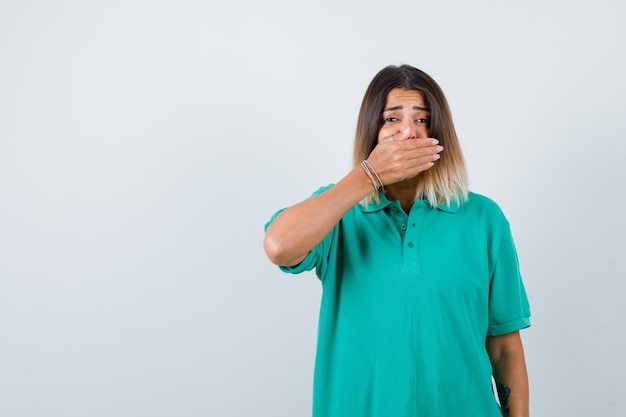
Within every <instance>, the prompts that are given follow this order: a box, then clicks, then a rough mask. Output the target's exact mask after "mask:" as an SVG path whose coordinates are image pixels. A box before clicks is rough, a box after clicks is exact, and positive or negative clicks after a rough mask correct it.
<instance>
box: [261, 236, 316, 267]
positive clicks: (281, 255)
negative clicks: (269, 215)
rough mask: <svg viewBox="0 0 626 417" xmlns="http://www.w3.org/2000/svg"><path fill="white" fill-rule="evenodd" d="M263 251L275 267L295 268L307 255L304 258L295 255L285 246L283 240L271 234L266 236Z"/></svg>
mask: <svg viewBox="0 0 626 417" xmlns="http://www.w3.org/2000/svg"><path fill="white" fill-rule="evenodd" d="M263 249H265V254H266V255H267V258H268V259H269V260H270V262H272V263H273V264H274V265H278V266H293V265H297V264H299V263H300V262H302V260H303V259H304V258H305V257H306V255H307V254H304V255H302V256H300V255H294V253H293V251H292V250H289V247H288V246H287V245H285V242H284V241H283V240H281V239H276V238H275V237H274V236H272V235H271V234H266V235H265V239H264V240H263Z"/></svg>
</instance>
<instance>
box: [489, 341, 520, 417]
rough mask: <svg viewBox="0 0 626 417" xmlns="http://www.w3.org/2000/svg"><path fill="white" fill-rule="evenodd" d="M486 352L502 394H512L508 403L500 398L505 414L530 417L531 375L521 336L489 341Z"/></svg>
mask: <svg viewBox="0 0 626 417" xmlns="http://www.w3.org/2000/svg"><path fill="white" fill-rule="evenodd" d="M486 348H487V353H488V354H489V359H490V360H491V366H492V367H493V376H494V378H495V380H496V385H497V386H498V391H501V390H502V388H505V391H507V392H508V399H505V398H503V395H500V403H501V405H502V411H503V413H502V414H503V415H504V416H507V417H528V416H529V400H528V398H529V392H528V391H529V390H528V373H527V371H526V361H525V359H524V348H523V346H522V339H521V337H520V334H519V332H513V333H508V334H504V335H501V336H492V337H487V343H486Z"/></svg>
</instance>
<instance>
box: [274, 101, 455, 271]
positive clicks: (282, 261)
mask: <svg viewBox="0 0 626 417" xmlns="http://www.w3.org/2000/svg"><path fill="white" fill-rule="evenodd" d="M398 107H401V108H398ZM415 107H425V102H424V98H423V96H422V93H420V92H418V91H415V90H408V91H407V90H403V89H394V90H392V91H391V92H390V93H389V94H388V96H387V101H386V103H385V109H391V108H395V110H389V111H385V112H384V113H383V115H382V116H383V117H384V118H385V124H384V126H383V127H382V128H381V130H380V132H379V135H378V145H376V147H375V148H374V150H373V151H372V153H371V154H370V155H369V157H368V160H369V161H370V163H371V164H372V165H373V166H374V169H376V171H377V172H378V175H379V176H380V177H381V179H382V181H383V184H385V189H386V190H387V197H388V198H390V199H392V200H394V199H396V200H400V202H401V204H402V206H403V207H404V208H405V210H406V209H407V208H410V207H411V205H412V204H413V197H414V194H415V191H414V190H415V176H416V175H417V174H419V173H420V172H422V171H425V170H427V169H429V168H430V167H432V166H433V165H434V163H435V161H437V160H438V159H439V152H441V151H442V150H443V148H442V147H441V146H439V145H438V141H437V140H436V139H434V138H429V137H428V129H427V127H426V121H425V118H424V116H425V115H427V113H425V112H424V111H421V110H420V111H417V110H415V109H414V108H415ZM392 134H393V135H394V138H395V140H393V141H391V140H390V138H391V135H392ZM372 187H373V185H372V183H371V181H370V178H369V177H368V176H367V174H366V173H365V171H363V169H362V168H361V167H360V166H357V167H355V168H353V169H352V170H351V171H350V172H349V173H348V174H347V175H346V176H345V177H344V178H342V179H341V180H340V181H339V182H338V183H337V184H335V186H333V187H331V188H330V189H328V190H327V191H326V192H324V193H322V194H320V195H318V196H315V197H313V198H310V199H307V200H305V201H302V202H300V203H298V204H296V205H294V206H291V207H289V208H287V209H286V210H285V211H283V212H282V213H281V214H280V215H279V216H278V217H277V218H276V219H275V220H274V222H273V223H272V224H271V225H270V226H269V227H268V229H267V231H266V232H265V239H264V241H263V246H264V249H265V252H266V254H267V256H268V258H269V259H270V261H271V262H273V263H274V264H276V265H285V266H292V265H297V264H299V263H300V262H302V260H303V259H304V258H305V257H306V255H307V254H308V253H309V251H310V250H311V249H313V248H314V247H315V246H316V245H317V244H318V243H320V242H321V241H322V240H323V239H324V237H326V235H327V234H328V233H329V232H330V230H331V229H332V228H333V227H334V226H335V224H337V222H339V220H341V218H342V217H343V215H344V214H346V212H347V211H348V210H350V209H351V208H352V207H353V206H354V205H355V204H357V203H358V202H359V201H361V200H362V199H363V198H365V197H366V196H367V195H368V194H370V193H371V192H372ZM411 187H412V189H413V193H412V194H411V193H410V192H409V191H410V190H411Z"/></svg>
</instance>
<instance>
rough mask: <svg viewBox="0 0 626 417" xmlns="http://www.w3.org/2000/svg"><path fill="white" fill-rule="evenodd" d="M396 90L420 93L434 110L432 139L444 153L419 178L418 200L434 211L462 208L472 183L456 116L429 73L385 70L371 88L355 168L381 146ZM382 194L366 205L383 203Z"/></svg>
mask: <svg viewBox="0 0 626 417" xmlns="http://www.w3.org/2000/svg"><path fill="white" fill-rule="evenodd" d="M395 88H403V89H405V90H417V91H420V92H421V93H422V94H423V95H424V98H425V100H426V105H427V106H428V108H429V110H430V122H429V124H428V132H429V133H428V135H429V136H430V137H432V138H435V139H437V140H439V144H440V145H441V146H443V148H444V151H443V152H441V154H440V155H441V158H440V159H439V160H438V161H437V162H436V163H435V165H434V166H432V167H431V168H429V169H427V170H426V171H423V172H420V173H419V174H418V176H417V178H418V184H417V188H416V190H415V200H421V199H426V200H428V202H429V204H430V205H431V206H433V207H436V206H438V205H439V204H444V203H445V204H446V205H448V206H449V205H450V202H452V201H454V202H456V203H457V204H458V205H461V204H462V203H464V202H465V201H467V195H468V180H467V170H466V169H465V161H464V159H463V153H462V152H461V145H460V144H459V140H458V138H457V136H456V131H455V129H454V124H453V123H452V114H451V113H450V108H449V106H448V101H447V100H446V97H445V96H444V94H443V91H442V90H441V87H439V85H438V84H437V83H436V82H435V80H433V79H432V78H431V77H430V76H429V75H428V74H426V73H425V72H423V71H421V70H419V69H417V68H414V67H412V66H410V65H401V66H399V67H398V66H393V65H390V66H388V67H385V68H383V69H382V70H381V71H380V72H378V74H376V76H375V77H374V78H373V79H372V81H371V82H370V85H369V86H368V87H367V90H366V92H365V96H364V97H363V101H362V102H361V110H360V111H359V118H358V120H357V126H356V135H355V139H354V153H353V164H354V166H355V167H356V166H358V165H360V164H361V162H362V161H363V160H364V159H367V158H368V157H369V155H370V153H371V152H372V151H373V150H374V148H375V147H376V145H377V144H378V132H379V131H380V129H381V128H382V126H383V110H384V107H385V102H386V101H387V96H388V94H389V92H390V91H391V90H393V89H395ZM379 201H380V197H379V192H378V191H375V192H373V193H371V194H370V195H368V196H367V197H365V198H364V199H363V200H362V201H361V204H362V205H365V206H366V205H368V204H371V203H372V202H379Z"/></svg>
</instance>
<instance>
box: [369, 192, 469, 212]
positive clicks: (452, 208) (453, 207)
mask: <svg viewBox="0 0 626 417" xmlns="http://www.w3.org/2000/svg"><path fill="white" fill-rule="evenodd" d="M378 197H379V199H380V201H378V202H376V201H373V202H371V203H370V204H368V205H367V206H363V205H360V207H361V210H362V211H363V212H365V213H372V212H375V211H379V210H382V209H384V208H385V207H387V206H389V205H391V201H389V200H388V199H387V196H386V195H385V194H383V193H382V192H380V191H379V192H378ZM414 204H418V205H421V206H423V207H430V203H428V201H427V200H417V201H416V202H415V203H414ZM437 210H440V211H445V212H447V213H456V212H457V211H458V210H459V204H458V203H457V202H456V201H450V205H449V206H448V204H446V203H445V202H444V203H441V204H439V205H437Z"/></svg>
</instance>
